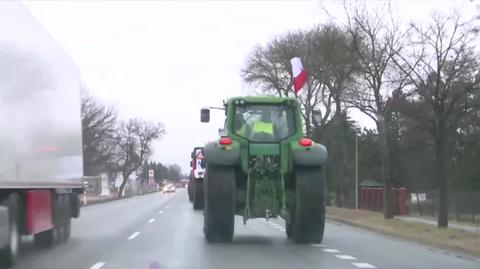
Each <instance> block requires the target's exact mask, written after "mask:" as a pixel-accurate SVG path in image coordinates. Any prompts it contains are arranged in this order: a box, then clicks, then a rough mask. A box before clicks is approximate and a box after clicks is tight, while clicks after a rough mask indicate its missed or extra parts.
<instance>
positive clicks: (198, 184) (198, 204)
mask: <svg viewBox="0 0 480 269" xmlns="http://www.w3.org/2000/svg"><path fill="white" fill-rule="evenodd" d="M204 200H205V198H204V197H203V182H202V180H200V179H194V180H193V209H195V210H202V209H203V207H204Z"/></svg>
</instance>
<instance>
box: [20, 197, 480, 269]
mask: <svg viewBox="0 0 480 269" xmlns="http://www.w3.org/2000/svg"><path fill="white" fill-rule="evenodd" d="M235 225H236V226H235V237H234V242H233V243H231V244H208V243H206V242H205V240H204V238H203V233H202V227H203V215H202V212H201V211H194V210H193V209H192V206H191V204H190V203H189V202H188V199H187V194H186V191H185V190H184V189H181V190H177V193H176V194H162V193H155V194H149V195H144V196H138V197H134V198H130V199H124V200H120V201H114V202H109V203H104V204H98V205H92V206H88V207H86V208H83V209H82V213H81V217H80V218H79V219H76V220H74V222H73V235H72V238H71V240H70V241H69V242H67V243H66V244H62V245H59V246H56V247H54V248H52V249H36V248H34V247H33V245H32V244H31V238H27V239H26V246H25V248H24V250H23V256H22V259H21V261H20V262H19V264H17V266H16V267H15V268H16V269H19V268H22V269H37V268H38V269H43V268H45V269H76V268H78V269H100V268H101V269H117V268H139V269H143V268H144V269H166V268H181V269H189V268H219V269H227V268H242V269H245V268H275V269H277V268H288V269H292V268H328V269H355V268H385V269H396V268H398V269H410V268H412V269H413V268H422V269H428V268H432V269H433V268H435V269H441V268H445V269H453V268H455V269H479V268H480V259H477V258H473V257H469V256H466V255H461V254H458V253H452V252H447V251H443V250H438V249H432V248H429V247H426V246H422V245H419V244H417V243H412V242H408V241H404V240H399V239H396V238H392V237H387V236H383V235H379V234H376V233H372V232H368V231H365V230H362V229H358V228H353V227H349V226H346V225H342V224H338V223H334V222H328V224H327V227H326V231H325V232H326V234H325V239H324V242H323V244H321V245H296V244H294V243H293V242H291V241H290V240H287V239H286V236H285V232H284V231H285V230H284V222H283V220H281V219H270V220H268V221H265V220H262V219H257V220H251V221H249V222H248V223H247V225H246V226H244V225H243V223H242V219H241V218H240V217H237V219H236V223H235Z"/></svg>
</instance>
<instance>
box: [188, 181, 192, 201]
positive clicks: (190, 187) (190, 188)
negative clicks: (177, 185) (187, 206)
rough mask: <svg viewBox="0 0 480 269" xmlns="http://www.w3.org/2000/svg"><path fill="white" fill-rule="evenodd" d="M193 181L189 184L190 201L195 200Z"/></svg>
mask: <svg viewBox="0 0 480 269" xmlns="http://www.w3.org/2000/svg"><path fill="white" fill-rule="evenodd" d="M192 189H193V181H190V182H189V183H188V186H187V191H188V200H189V201H190V202H193V191H192Z"/></svg>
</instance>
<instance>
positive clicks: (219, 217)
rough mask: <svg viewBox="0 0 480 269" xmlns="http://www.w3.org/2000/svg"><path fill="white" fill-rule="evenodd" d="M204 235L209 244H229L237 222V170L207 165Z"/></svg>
mask: <svg viewBox="0 0 480 269" xmlns="http://www.w3.org/2000/svg"><path fill="white" fill-rule="evenodd" d="M204 186H205V210H204V212H203V216H204V220H203V233H204V235H205V239H206V240H207V242H224V243H229V242H231V241H232V239H233V231H234V220H235V169H234V168H233V167H228V166H218V165H213V164H209V163H207V169H206V176H205V179H204Z"/></svg>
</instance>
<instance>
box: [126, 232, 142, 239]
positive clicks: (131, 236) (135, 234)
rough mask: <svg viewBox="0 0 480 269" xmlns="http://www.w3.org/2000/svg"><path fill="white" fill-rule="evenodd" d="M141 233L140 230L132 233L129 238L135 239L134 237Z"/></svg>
mask: <svg viewBox="0 0 480 269" xmlns="http://www.w3.org/2000/svg"><path fill="white" fill-rule="evenodd" d="M139 234H140V233H139V232H134V233H133V234H132V235H130V236H129V237H128V240H132V239H134V238H135V237H137V236H138V235H139Z"/></svg>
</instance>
